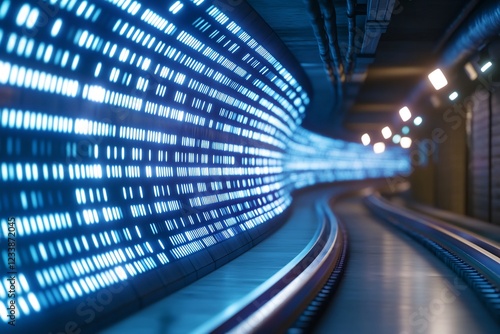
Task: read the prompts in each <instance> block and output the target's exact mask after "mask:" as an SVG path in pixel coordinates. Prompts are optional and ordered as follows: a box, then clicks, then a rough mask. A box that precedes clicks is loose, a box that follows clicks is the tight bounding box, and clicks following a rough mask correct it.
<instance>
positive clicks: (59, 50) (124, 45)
mask: <svg viewBox="0 0 500 334" xmlns="http://www.w3.org/2000/svg"><path fill="white" fill-rule="evenodd" d="M236 10H237V8H236V9H235V11H236ZM0 23H1V24H0V101H1V104H0V157H1V160H0V182H1V188H0V230H1V231H0V251H1V252H2V257H1V259H2V268H4V269H5V270H4V272H7V268H10V266H11V265H12V268H11V271H12V272H15V274H12V275H15V282H16V284H15V297H11V294H10V293H9V290H10V289H11V285H10V283H9V281H7V279H6V277H4V276H3V275H4V274H2V275H1V276H2V277H4V279H2V284H0V327H2V328H3V327H6V326H9V322H10V321H12V318H9V317H6V316H4V315H6V314H9V312H10V310H9V309H8V308H9V305H10V302H11V300H15V321H16V322H17V323H18V324H19V325H20V326H25V328H28V329H29V330H32V329H34V328H37V329H39V328H40V327H37V326H40V325H43V326H46V327H50V328H51V329H53V330H54V331H63V330H65V329H64V326H65V325H66V324H67V323H68V321H70V320H71V321H75V326H77V327H76V328H80V327H79V326H83V325H87V324H89V323H91V322H93V321H94V318H97V319H99V317H101V318H104V317H105V315H106V311H103V312H102V313H99V314H95V316H94V317H91V316H90V315H87V316H82V315H81V314H80V313H79V311H81V312H82V313H84V314H85V312H84V311H85V309H82V308H79V307H80V306H79V305H81V303H82V301H85V300H87V299H86V298H89V296H95V295H96V294H98V293H101V296H104V295H105V294H106V293H108V292H109V291H111V290H110V289H115V290H116V289H117V287H121V286H123V282H128V283H130V284H131V286H134V289H135V290H134V289H131V291H132V292H133V293H136V294H137V295H136V296H135V295H130V296H131V297H130V298H132V299H134V298H142V297H143V296H142V295H141V291H140V287H141V284H142V285H144V284H145V285H148V284H149V283H142V282H145V281H144V279H145V277H149V278H150V277H156V278H155V279H156V280H158V281H160V280H163V283H164V284H165V285H168V282H166V281H165V280H167V281H168V278H169V277H170V276H169V275H177V274H176V273H177V272H178V267H174V264H176V263H183V264H185V263H186V262H182V260H186V259H190V258H191V259H194V257H193V256H195V255H196V254H201V253H202V252H209V251H210V250H211V249H214V247H215V246H216V245H220V244H223V243H224V242H227V241H228V240H229V241H230V240H235V239H234V238H236V236H241V235H245V234H249V233H250V232H251V231H256V230H258V227H259V226H262V225H266V224H271V223H272V222H274V221H275V220H276V219H277V218H280V217H282V214H283V213H284V212H285V211H286V209H287V208H288V207H289V206H290V204H291V201H292V197H291V193H292V192H293V190H295V189H298V188H302V187H305V186H309V185H313V184H316V183H319V182H331V181H336V180H352V179H363V178H368V177H381V176H391V175H394V174H395V173H399V172H404V171H407V170H408V161H407V158H406V156H404V155H403V154H402V152H401V151H398V150H393V151H391V150H388V152H386V153H385V154H384V155H383V156H376V155H374V154H373V153H371V152H370V151H369V150H368V149H367V148H364V147H362V146H361V145H357V144H352V143H346V142H342V141H338V140H333V139H328V138H324V137H321V136H319V135H316V134H313V133H311V132H308V131H306V130H304V129H303V128H301V127H300V124H301V121H302V119H303V118H304V113H305V110H306V108H307V106H308V104H309V99H310V96H309V95H310V92H309V91H308V89H306V88H305V86H303V84H301V82H299V81H300V80H298V77H299V76H300V77H301V76H302V75H303V72H302V70H301V69H300V68H299V67H298V64H296V63H294V64H296V65H295V66H293V67H290V66H288V67H287V66H285V65H284V64H285V63H282V62H280V60H279V59H277V58H276V57H275V56H274V52H275V50H274V48H275V46H273V45H264V44H261V42H260V41H259V40H258V38H257V39H256V37H255V36H254V33H253V32H252V31H251V28H250V29H249V28H247V27H243V26H240V25H238V22H235V21H233V19H231V17H230V11H227V10H226V11H224V10H223V9H221V8H218V7H216V6H215V5H214V4H213V2H212V1H203V0H193V1H186V0H184V1H161V2H159V1H132V0H107V1H104V0H103V1H90V0H88V1H85V0H83V1H75V0H61V1H55V0H53V1H46V2H42V1H39V2H34V1H17V0H16V1H14V0H4V1H2V2H1V3H0ZM254 29H255V27H254ZM290 58H291V57H290ZM290 62H291V60H289V59H288V60H287V62H286V64H289V63H290ZM10 217H12V219H10ZM13 226H15V232H16V234H15V238H14V239H15V240H13V241H12V244H11V245H12V247H10V248H8V246H7V245H8V243H9V242H10V241H9V239H8V238H9V232H10V231H11V230H12V229H13V228H14V227H13ZM9 245H10V244H9ZM10 249H11V250H12V253H15V263H14V264H12V263H9V261H11V260H12V259H11V256H10V255H9V253H11V251H10ZM207 254H208V253H207ZM11 262H12V261H11ZM193 263H194V262H193ZM170 268H172V269H170ZM174 268H177V269H175V270H174ZM2 270H3V269H2ZM148 275H149V276H148ZM8 277H10V276H8ZM149 278H148V279H149ZM128 283H127V284H128ZM132 292H131V293H132ZM103 298H104V297H103ZM120 298H125V297H123V295H122V296H121V297H120ZM120 300H121V299H119V298H118V297H115V300H114V303H115V304H116V303H118V304H119V303H121V301H120ZM128 302H130V301H126V300H124V301H123V305H128V304H126V303H128ZM110 303H111V302H110ZM115 304H113V305H115ZM108 310H111V306H110V307H109V308H108ZM110 312H111V311H110ZM61 317H62V318H61ZM3 322H4V323H5V324H4V323H3ZM51 326H52V327H51ZM44 328H45V327H44ZM2 331H3V329H2Z"/></svg>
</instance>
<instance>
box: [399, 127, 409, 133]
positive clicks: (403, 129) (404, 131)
mask: <svg viewBox="0 0 500 334" xmlns="http://www.w3.org/2000/svg"><path fill="white" fill-rule="evenodd" d="M401 132H402V133H403V134H404V135H407V134H409V133H410V128H409V127H407V126H403V128H402V129H401Z"/></svg>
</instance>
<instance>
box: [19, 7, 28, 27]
mask: <svg viewBox="0 0 500 334" xmlns="http://www.w3.org/2000/svg"><path fill="white" fill-rule="evenodd" d="M29 13H30V6H29V5H27V4H24V5H23V6H22V7H21V9H20V10H19V13H18V14H17V17H16V24H17V25H18V26H22V25H24V23H25V22H26V19H27V18H28V15H29Z"/></svg>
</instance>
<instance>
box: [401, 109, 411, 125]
mask: <svg viewBox="0 0 500 334" xmlns="http://www.w3.org/2000/svg"><path fill="white" fill-rule="evenodd" d="M399 116H401V119H402V120H403V122H406V121H407V120H409V119H410V118H411V111H410V109H409V108H408V107H403V108H401V109H399Z"/></svg>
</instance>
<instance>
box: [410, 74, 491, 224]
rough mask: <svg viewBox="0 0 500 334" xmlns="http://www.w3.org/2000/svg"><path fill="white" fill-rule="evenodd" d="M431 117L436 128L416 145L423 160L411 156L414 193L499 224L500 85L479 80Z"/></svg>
mask: <svg viewBox="0 0 500 334" xmlns="http://www.w3.org/2000/svg"><path fill="white" fill-rule="evenodd" d="M432 115H434V116H433V117H434V119H433V120H432V121H430V122H429V123H432V127H431V128H427V129H425V130H424V131H423V132H422V133H420V134H419V140H418V141H417V145H418V147H414V148H413V150H414V151H417V150H418V151H419V152H420V155H419V156H420V158H419V159H414V157H416V156H417V155H416V154H415V152H413V153H414V154H412V166H413V168H414V172H413V174H412V175H411V177H410V181H411V183H412V193H413V197H414V198H415V199H416V200H417V201H420V202H423V203H425V204H428V205H432V206H435V207H437V208H440V209H443V210H447V211H451V212H455V213H458V214H464V215H468V216H472V217H475V218H477V219H480V220H483V221H487V222H491V223H494V224H499V225H500V89H499V88H498V87H494V86H493V85H491V84H490V83H487V82H486V81H485V82H484V83H479V84H478V86H477V87H476V89H475V90H474V91H473V93H471V94H470V95H469V96H468V97H466V98H464V99H463V100H462V101H460V102H457V103H456V104H455V105H452V106H448V108H441V109H437V110H432ZM433 133H434V135H433ZM436 133H439V134H440V136H436V135H435V134H436ZM424 142H426V144H425V145H424V144H423V143H424ZM423 153H425V154H423ZM422 157H425V159H423V160H424V161H423V163H422V161H421V160H422Z"/></svg>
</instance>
